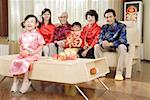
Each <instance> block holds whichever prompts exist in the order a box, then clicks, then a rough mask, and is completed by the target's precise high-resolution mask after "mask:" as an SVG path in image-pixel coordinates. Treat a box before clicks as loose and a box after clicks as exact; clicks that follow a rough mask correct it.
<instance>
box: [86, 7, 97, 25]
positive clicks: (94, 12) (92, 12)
mask: <svg viewBox="0 0 150 100" xmlns="http://www.w3.org/2000/svg"><path fill="white" fill-rule="evenodd" d="M88 15H91V16H95V20H96V22H97V21H98V14H97V12H96V11H95V10H92V9H91V10H89V11H87V12H86V14H85V17H86V20H87V16H88Z"/></svg>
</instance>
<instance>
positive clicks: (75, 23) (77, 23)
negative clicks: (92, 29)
mask: <svg viewBox="0 0 150 100" xmlns="http://www.w3.org/2000/svg"><path fill="white" fill-rule="evenodd" d="M75 25H78V26H80V27H81V24H80V23H79V22H74V23H73V24H72V25H71V26H72V27H73V26H75Z"/></svg>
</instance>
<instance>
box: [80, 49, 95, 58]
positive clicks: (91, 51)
mask: <svg viewBox="0 0 150 100" xmlns="http://www.w3.org/2000/svg"><path fill="white" fill-rule="evenodd" d="M83 51H84V49H83V48H81V49H80V50H79V51H78V55H79V57H80V58H93V59H94V58H95V57H94V48H91V49H90V50H89V51H88V52H87V54H86V56H85V57H83V56H82V55H81V54H82V52H83Z"/></svg>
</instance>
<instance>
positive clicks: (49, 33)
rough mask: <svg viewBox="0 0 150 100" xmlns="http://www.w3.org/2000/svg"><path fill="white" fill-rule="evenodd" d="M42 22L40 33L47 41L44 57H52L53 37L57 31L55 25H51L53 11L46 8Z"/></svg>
mask: <svg viewBox="0 0 150 100" xmlns="http://www.w3.org/2000/svg"><path fill="white" fill-rule="evenodd" d="M41 15H42V22H41V27H40V28H39V29H38V31H39V32H40V33H41V35H42V36H43V38H44V40H45V46H44V48H43V54H44V56H51V55H52V54H53V50H50V47H51V45H52V44H51V43H52V42H53V36H54V31H55V25H53V24H52V23H51V11H50V9H47V8H45V9H44V10H43V11H42V14H41Z"/></svg>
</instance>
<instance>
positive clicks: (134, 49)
mask: <svg viewBox="0 0 150 100" xmlns="http://www.w3.org/2000/svg"><path fill="white" fill-rule="evenodd" d="M128 53H129V56H130V57H132V58H133V59H137V58H140V45H139V44H137V43H132V44H130V46H129V51H128Z"/></svg>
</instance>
